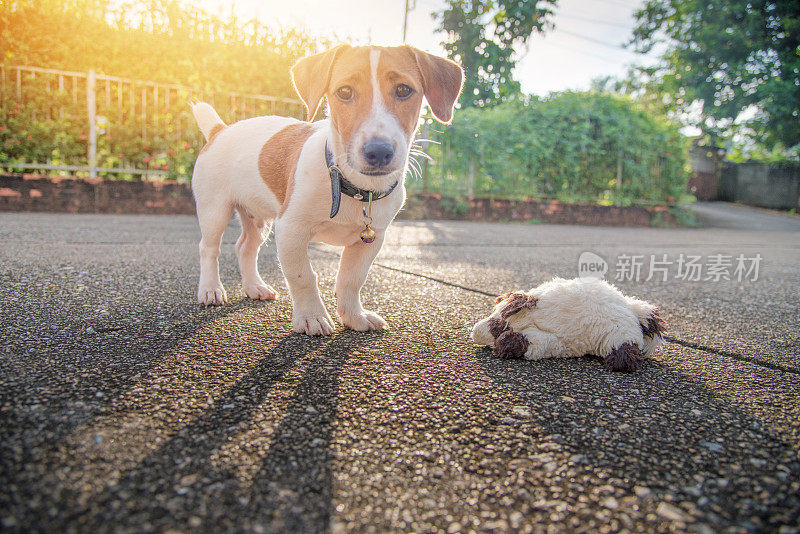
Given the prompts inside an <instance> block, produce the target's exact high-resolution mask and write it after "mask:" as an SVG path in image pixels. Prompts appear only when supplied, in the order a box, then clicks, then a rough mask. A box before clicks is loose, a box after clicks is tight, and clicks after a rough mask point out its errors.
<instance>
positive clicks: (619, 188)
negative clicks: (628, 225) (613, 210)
mask: <svg viewBox="0 0 800 534" xmlns="http://www.w3.org/2000/svg"><path fill="white" fill-rule="evenodd" d="M621 143H622V139H620V147H619V150H618V151H617V198H616V201H615V202H614V204H616V205H617V206H619V205H620V204H621V203H622V202H621V200H620V196H622V144H621Z"/></svg>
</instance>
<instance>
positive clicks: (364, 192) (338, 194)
mask: <svg viewBox="0 0 800 534" xmlns="http://www.w3.org/2000/svg"><path fill="white" fill-rule="evenodd" d="M325 163H327V165H328V174H330V177H331V199H332V201H331V219H333V218H334V217H335V216H336V214H337V213H339V203H340V202H341V201H342V193H344V194H345V195H347V196H348V197H352V198H354V199H356V200H360V201H361V202H369V195H370V193H372V200H380V199H382V198H385V197H388V196H389V194H390V193H391V192H392V191H394V188H395V187H397V184H399V183H400V180H398V181H396V182H395V183H393V184H392V186H391V187H390V188H389V189H387V190H386V191H380V192H376V191H370V190H369V189H361V188H360V187H356V186H355V185H353V184H352V183H351V182H349V181H348V180H347V178H345V177H344V174H342V171H340V170H339V167H337V166H336V165H334V164H333V154H331V151H330V149H329V148H328V142H327V141H326V142H325Z"/></svg>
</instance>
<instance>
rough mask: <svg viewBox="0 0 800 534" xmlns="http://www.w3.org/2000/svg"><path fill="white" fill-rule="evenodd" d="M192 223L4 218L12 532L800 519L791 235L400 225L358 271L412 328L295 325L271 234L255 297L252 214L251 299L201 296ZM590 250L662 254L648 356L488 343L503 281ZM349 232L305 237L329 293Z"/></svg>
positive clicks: (574, 526)
mask: <svg viewBox="0 0 800 534" xmlns="http://www.w3.org/2000/svg"><path fill="white" fill-rule="evenodd" d="M753 228H760V227H753ZM198 236H199V232H198V229H197V223H196V221H195V220H194V218H192V217H177V216H176V217H162V216H112V215H96V216H90V215H80V216H78V215H41V214H36V215H35V214H0V243H2V245H0V309H2V313H0V335H1V336H2V344H1V345H0V528H3V529H6V530H9V531H20V532H21V531H35V532H108V531H119V532H183V531H185V532H224V531H247V532H257V533H261V532H334V533H339V532H348V531H353V532H376V531H390V530H391V531H404V532H405V531H414V532H461V531H464V532H468V531H498V532H505V531H522V532H529V531H536V532H544V531H584V532H604V531H656V532H664V531H692V532H702V533H705V532H719V531H725V532H750V531H779V532H797V531H798V528H800V497H799V495H800V455H799V454H798V451H800V398H798V392H800V328H799V327H800V314H798V311H799V310H800V308H799V307H798V304H797V301H798V290H797V288H798V282H800V267H799V266H798V265H800V234H798V233H796V232H795V233H793V232H777V231H772V230H763V229H751V230H742V229H724V228H711V229H708V228H707V229H633V228H590V227H575V226H549V225H528V226H526V225H510V224H483V223H459V222H401V223H397V224H395V225H394V226H393V227H392V229H391V232H390V235H389V238H388V243H387V244H386V246H385V248H384V250H383V252H382V253H381V255H380V256H379V258H378V260H377V264H376V266H374V267H373V270H372V272H371V274H370V278H369V281H368V283H367V285H366V287H365V288H364V291H363V294H364V300H365V303H366V304H367V305H368V306H369V307H371V308H372V309H374V310H376V311H378V312H380V313H381V314H383V316H384V317H385V318H386V319H387V320H388V322H389V324H390V329H389V330H388V331H387V332H385V333H371V334H362V333H356V332H351V331H345V330H343V329H341V328H339V330H337V332H336V333H335V335H333V336H332V337H327V338H309V337H305V336H302V335H296V334H292V332H291V321H290V319H291V310H290V302H289V299H288V297H287V296H286V293H285V285H284V283H283V281H282V277H281V274H280V271H279V269H278V266H277V263H276V260H275V250H274V245H270V246H268V247H266V248H265V250H263V251H262V257H261V261H260V268H261V272H262V275H263V276H264V278H265V279H266V280H267V281H268V282H270V283H272V284H273V285H275V286H276V287H277V288H279V290H281V291H282V295H281V297H279V299H278V300H277V301H276V302H266V303H265V302H253V301H249V300H246V299H245V298H243V296H242V293H241V288H240V287H238V286H237V284H238V273H237V268H236V260H235V256H234V250H233V243H234V242H235V239H236V237H237V232H236V228H235V224H232V226H231V228H230V229H229V231H228V232H227V233H226V236H225V243H224V245H223V253H222V257H221V265H222V278H223V281H224V282H225V284H226V286H227V287H228V294H229V297H231V300H232V302H231V304H229V305H227V306H224V307H220V308H209V309H204V308H201V307H199V306H198V305H196V304H195V302H194V294H195V283H196V277H197V274H198V262H197V241H198ZM587 251H589V252H593V253H595V254H598V255H599V256H601V257H602V258H603V259H604V260H605V261H606V262H608V269H609V273H608V276H609V277H610V278H614V277H615V276H616V275H618V274H619V273H622V274H626V273H625V271H623V268H622V266H624V265H625V264H626V261H627V260H626V258H630V257H638V256H641V261H642V262H643V267H642V271H641V276H640V279H639V281H638V282H636V281H635V280H622V281H620V282H618V285H619V286H620V287H621V288H622V289H623V290H624V291H627V292H630V293H633V294H636V295H638V296H640V297H642V298H645V299H648V300H650V301H652V302H654V303H656V304H658V306H660V308H661V309H662V311H663V315H664V317H665V319H666V320H667V322H668V324H669V328H670V331H669V335H670V338H669V342H667V343H666V345H665V346H664V347H663V348H662V349H661V351H660V352H659V353H658V354H656V355H655V357H653V358H652V359H650V360H648V361H647V362H646V363H645V365H644V366H643V368H642V369H641V370H640V371H638V372H636V373H634V374H630V375H625V374H614V373H610V372H608V371H606V370H605V369H604V368H603V367H602V365H601V363H600V361H599V360H598V359H595V358H588V357H587V358H579V359H569V360H546V361H540V362H527V361H499V360H497V359H495V358H493V357H492V355H491V353H489V352H488V351H487V350H485V349H483V348H481V347H478V346H476V345H474V344H473V343H472V342H471V341H470V339H469V336H468V332H469V329H470V327H471V325H472V324H473V323H474V322H475V321H476V320H477V319H479V318H481V317H482V316H483V315H484V314H486V313H488V311H489V310H490V306H491V298H490V296H491V295H495V294H498V293H501V292H506V291H509V290H512V289H515V288H529V287H531V286H534V285H536V284H538V283H540V282H542V281H544V280H547V279H548V278H550V277H552V276H556V275H559V276H565V277H572V276H575V275H577V272H578V258H579V256H580V255H581V253H583V252H587ZM337 254H338V250H337V249H335V248H333V247H328V246H325V245H313V246H312V249H311V256H312V260H313V262H314V265H315V268H316V270H317V272H318V273H319V277H320V283H321V287H322V292H323V296H324V300H325V302H326V304H327V306H328V307H329V309H330V310H331V312H333V309H334V301H333V298H332V285H333V280H334V276H335V270H336V264H337ZM664 255H666V258H665V257H664ZM681 255H683V259H684V260H687V259H689V257H690V256H700V259H699V260H696V261H695V264H699V265H701V267H702V271H701V273H700V275H701V280H700V281H691V280H685V279H683V278H681V277H679V276H678V272H677V269H678V261H679V259H680V258H681ZM739 255H741V256H742V261H745V262H746V261H747V260H749V259H752V258H756V257H759V256H760V258H761V260H760V263H759V264H758V267H759V268H758V273H757V279H756V280H753V278H755V273H754V272H752V271H751V272H750V273H749V275H747V276H741V275H743V274H745V273H744V272H739V273H738V276H737V274H736V270H735V268H736V265H737V257H738V256H739ZM651 258H654V260H652V261H654V262H655V265H654V266H655V267H664V266H666V268H667V270H666V274H664V273H662V272H661V271H658V272H657V274H656V275H655V276H653V277H652V278H651V279H650V280H649V281H648V280H646V278H647V277H648V273H649V267H650V261H651ZM665 261H666V262H670V261H671V262H672V264H670V265H667V264H666V263H660V262H665ZM726 261H729V262H730V265H729V266H728V268H727V269H723V268H722V267H720V265H722V266H723V267H724V264H725V262H726ZM751 263H752V262H751ZM714 265H716V267H714ZM750 266H751V265H750ZM715 271H716V272H717V273H719V272H727V274H728V276H729V277H730V278H732V280H724V277H722V278H723V279H721V280H720V281H714V280H713V278H714V277H715V276H716V275H714V274H713V273H714V272H715ZM708 276H710V277H711V278H712V279H711V280H704V278H706V277H708ZM665 277H666V281H664V280H663V279H664V278H665ZM737 277H741V278H742V280H741V281H738V280H737V279H736V278H737ZM688 278H691V277H688Z"/></svg>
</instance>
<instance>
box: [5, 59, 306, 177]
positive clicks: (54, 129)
mask: <svg viewBox="0 0 800 534" xmlns="http://www.w3.org/2000/svg"><path fill="white" fill-rule="evenodd" d="M191 98H198V99H200V100H204V101H207V102H209V103H210V104H211V105H213V106H214V107H215V108H217V111H218V112H219V113H220V115H221V116H222V117H223V119H224V120H226V121H227V122H234V121H236V120H240V119H244V118H247V117H252V116H257V115H273V114H279V115H289V116H295V117H299V118H301V117H302V116H303V112H304V110H303V105H302V103H301V102H300V101H299V100H295V99H292V98H281V97H274V96H269V95H257V94H242V93H235V92H225V91H205V92H204V91H202V90H199V89H195V88H192V87H188V86H183V85H176V84H166V83H156V82H153V81H146V80H133V79H129V78H120V77H117V76H108V75H104V74H97V73H95V71H94V70H90V71H88V72H73V71H65V70H57V69H46V68H40V67H30V66H4V65H0V120H2V122H3V123H4V124H2V126H3V128H2V129H0V133H2V134H3V135H4V139H5V141H4V146H0V151H2V153H3V154H4V158H3V160H1V161H0V169H5V170H17V169H19V170H22V169H33V170H41V171H51V172H52V171H69V172H73V173H74V172H78V173H87V174H88V176H90V177H92V178H94V177H97V176H98V175H99V174H103V175H108V174H111V175H130V176H139V177H143V178H145V179H147V178H151V177H152V178H157V177H159V178H163V177H165V176H167V175H169V176H171V177H181V176H183V177H185V176H187V175H188V173H189V172H190V171H191V169H190V166H191V163H192V162H193V161H194V158H193V156H192V151H193V148H194V147H196V146H197V145H198V144H199V143H202V136H201V135H200V133H199V130H198V129H197V126H196V125H195V123H194V119H193V118H192V116H191V113H190V110H189V106H188V105H187V101H188V100H190V99H191ZM15 136H16V138H15ZM76 137H77V139H76ZM26 147H29V148H28V149H27V150H26ZM158 161H161V162H165V163H162V164H154V162H158ZM172 163H174V166H173V165H172ZM159 167H160V168H159Z"/></svg>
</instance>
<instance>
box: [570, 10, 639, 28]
mask: <svg viewBox="0 0 800 534" xmlns="http://www.w3.org/2000/svg"><path fill="white" fill-rule="evenodd" d="M558 17H564V18H565V19H574V20H583V21H585V22H592V23H594V24H605V25H606V26H614V27H615V28H623V29H625V30H630V29H631V27H630V26H629V25H627V24H620V23H619V22H611V21H609V20H594V19H590V18H587V17H579V16H578V15H565V14H562V13H559V14H557V15H556V18H558Z"/></svg>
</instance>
